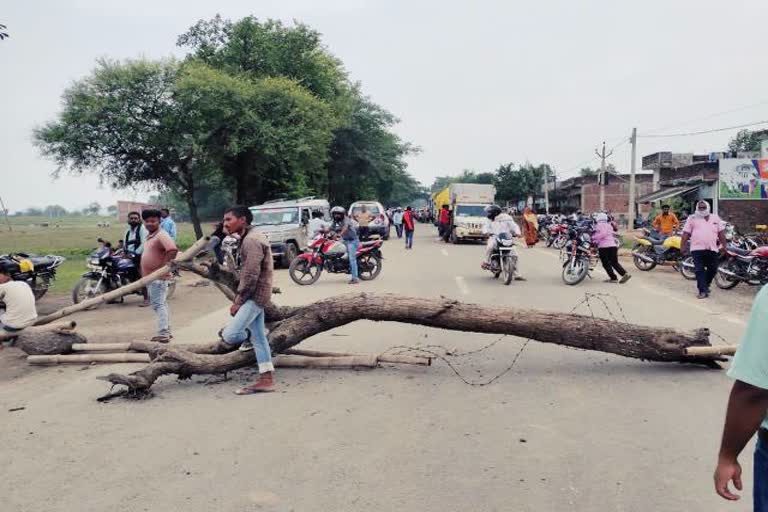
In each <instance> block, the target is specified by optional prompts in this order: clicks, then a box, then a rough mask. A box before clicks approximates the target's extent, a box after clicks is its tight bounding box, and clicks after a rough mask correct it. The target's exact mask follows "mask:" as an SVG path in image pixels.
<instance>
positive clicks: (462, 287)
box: [456, 276, 469, 295]
mask: <svg viewBox="0 0 768 512" xmlns="http://www.w3.org/2000/svg"><path fill="white" fill-rule="evenodd" d="M456 286H458V287H459V291H461V293H462V295H469V287H468V286H467V283H466V282H464V277H463V276H456Z"/></svg>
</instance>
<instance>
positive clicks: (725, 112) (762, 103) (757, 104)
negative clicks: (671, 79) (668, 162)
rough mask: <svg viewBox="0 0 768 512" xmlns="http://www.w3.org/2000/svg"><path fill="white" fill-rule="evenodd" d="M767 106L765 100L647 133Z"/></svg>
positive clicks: (649, 132)
mask: <svg viewBox="0 0 768 512" xmlns="http://www.w3.org/2000/svg"><path fill="white" fill-rule="evenodd" d="M767 104H768V100H763V101H759V102H757V103H752V104H751V105H745V106H743V107H738V108H733V109H730V110H724V111H722V112H715V113H714V114H708V115H706V116H704V117H698V118H696V119H691V120H689V121H683V122H680V123H672V124H667V125H665V126H663V127H661V128H653V129H652V130H648V132H647V133H648V134H649V135H650V134H652V133H653V132H658V131H661V130H668V129H669V128H673V127H676V126H685V125H687V124H691V123H696V122H698V121H706V120H707V119H712V118H714V117H720V116H724V115H726V114H733V113H734V112H741V111H742V110H747V109H750V108H754V107H760V106H762V105H767Z"/></svg>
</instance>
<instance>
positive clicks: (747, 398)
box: [715, 286, 768, 512]
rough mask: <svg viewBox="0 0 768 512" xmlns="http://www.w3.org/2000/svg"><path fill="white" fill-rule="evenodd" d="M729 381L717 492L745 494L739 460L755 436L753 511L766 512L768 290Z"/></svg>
mask: <svg viewBox="0 0 768 512" xmlns="http://www.w3.org/2000/svg"><path fill="white" fill-rule="evenodd" d="M728 376H729V377H731V378H732V379H735V382H734V383H733V388H732V389H731V396H730V399H729V400H728V410H727V412H726V416H725V427H724V428H723V440H722V443H721V445H720V453H719V455H718V458H717V469H716V470H715V491H717V494H719V495H720V496H722V497H723V498H725V499H727V500H738V499H739V495H737V494H734V493H733V492H731V490H730V489H729V488H728V484H729V482H731V481H733V485H734V486H735V487H736V489H738V490H739V491H740V490H742V483H741V466H740V465H739V462H738V460H737V458H738V456H739V454H740V453H741V452H742V450H743V449H744V447H745V446H746V445H747V443H748V442H749V440H750V439H751V438H752V436H753V435H755V432H757V446H756V448H755V455H754V468H753V474H754V484H753V491H752V496H753V501H754V504H753V510H754V511H755V512H768V417H766V411H768V286H764V287H763V289H762V290H760V292H759V293H758V294H757V296H756V297H755V300H754V302H753V303H752V312H751V313H750V316H749V323H748V324H747V329H746V331H745V332H744V336H743V337H742V339H741V344H739V348H738V350H737V351H736V356H735V357H734V358H733V362H732V363H731V368H730V370H728Z"/></svg>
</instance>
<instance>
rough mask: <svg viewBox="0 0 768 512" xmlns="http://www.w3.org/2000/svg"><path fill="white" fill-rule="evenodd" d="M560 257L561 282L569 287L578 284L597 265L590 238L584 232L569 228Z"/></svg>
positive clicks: (595, 251)
mask: <svg viewBox="0 0 768 512" xmlns="http://www.w3.org/2000/svg"><path fill="white" fill-rule="evenodd" d="M561 257H562V259H563V272H562V277H563V281H564V282H565V284H567V285H571V286H573V285H577V284H579V283H580V282H582V281H583V280H584V278H585V277H587V276H588V275H589V272H590V271H591V270H592V269H593V268H595V265H596V264H597V249H596V248H595V245H594V244H593V243H592V237H591V236H590V235H589V233H588V232H587V231H586V230H582V229H576V228H571V229H570V230H569V237H568V242H566V244H565V247H564V248H563V251H562V253H561Z"/></svg>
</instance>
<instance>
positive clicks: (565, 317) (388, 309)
mask: <svg viewBox="0 0 768 512" xmlns="http://www.w3.org/2000/svg"><path fill="white" fill-rule="evenodd" d="M357 320H372V321H378V322H381V321H391V322H403V323H410V324H417V325H425V326H430V327H436V328H440V329H448V330H455V331H463V332H479V333H489V334H506V335H510V336H518V337H522V338H530V339H533V340H537V341H540V342H544V343H555V344H558V345H565V346H568V347H574V348H579V349H584V350H595V351H601V352H608V353H612V354H617V355H621V356H625V357H631V358H636V359H643V360H648V361H662V362H681V363H696V364H705V365H707V366H712V365H716V363H715V361H717V360H720V359H719V357H715V356H687V355H685V349H686V348H688V347H694V346H709V341H708V336H709V331H708V330H707V329H699V330H696V331H693V332H688V333H685V332H679V331H675V330H673V329H668V328H657V327H646V326H641V325H634V324H628V323H620V322H614V321H610V320H604V319H599V318H593V317H588V316H583V315H573V314H562V313H547V312H541V311H535V310H524V309H516V308H500V307H489V306H482V305H477V304H464V303H461V302H458V301H455V300H448V299H442V300H440V299H437V300H436V299H431V300H430V299H423V298H416V297H404V296H401V295H393V294H368V293H361V294H348V295H342V296H337V297H332V298H329V299H325V300H321V301H319V302H315V303H313V304H310V305H307V306H304V307H298V308H285V309H284V308H278V307H275V306H272V307H270V308H268V309H267V321H268V322H270V323H271V324H272V328H271V329H272V330H271V331H270V333H269V340H270V344H271V346H272V351H273V353H283V352H286V351H288V350H289V349H290V348H292V347H294V346H295V345H297V344H299V343H301V342H302V341H303V340H305V339H307V338H310V337H312V336H314V335H316V334H319V333H322V332H325V331H328V330H331V329H335V328H337V327H340V326H343V325H346V324H349V323H351V322H355V321H357ZM130 348H131V349H132V350H134V351H137V352H147V353H149V354H150V357H151V359H152V363H150V364H149V365H148V366H147V367H146V368H143V369H141V370H139V371H137V372H134V373H131V374H129V375H121V374H114V373H113V374H110V375H107V376H106V377H104V378H103V380H106V381H108V382H111V383H112V384H123V385H126V386H127V387H128V388H129V390H130V391H133V392H140V393H141V392H146V391H148V390H149V388H150V387H151V386H152V384H153V383H154V382H155V381H156V380H157V379H158V378H159V377H160V376H162V375H166V374H177V375H179V377H180V378H185V377H189V376H191V375H193V374H217V373H225V372H228V371H232V370H235V369H238V368H242V367H244V366H248V365H253V364H255V360H254V353H253V352H241V351H238V350H232V349H231V348H230V347H228V346H227V345H225V344H224V343H222V342H219V341H217V342H213V343H209V344H202V345H176V344H171V345H160V344H156V343H148V342H134V343H131V345H130Z"/></svg>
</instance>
